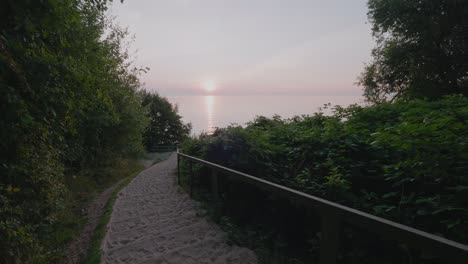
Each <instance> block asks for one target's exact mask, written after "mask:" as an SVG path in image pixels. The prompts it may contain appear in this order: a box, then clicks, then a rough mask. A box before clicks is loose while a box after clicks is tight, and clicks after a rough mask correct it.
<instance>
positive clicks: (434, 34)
mask: <svg viewBox="0 0 468 264" xmlns="http://www.w3.org/2000/svg"><path fill="white" fill-rule="evenodd" d="M368 8H369V12H368V16H369V21H370V23H371V24H372V31H373V35H374V37H375V39H376V40H377V46H376V47H375V48H374V50H373V52H372V57H373V59H372V61H371V62H370V63H369V64H368V65H367V66H366V68H365V70H364V72H363V73H362V76H361V78H360V84H361V85H362V86H363V87H364V95H365V97H366V98H367V99H368V100H369V101H371V102H374V103H378V102H382V101H388V100H392V99H394V98H421V97H428V98H433V99H435V98H440V97H441V96H443V95H448V94H453V93H459V94H460V93H461V94H464V95H465V96H466V95H468V60H467V58H468V34H467V28H468V2H467V1H463V0H418V1H408V0H392V1H389V0H369V1H368Z"/></svg>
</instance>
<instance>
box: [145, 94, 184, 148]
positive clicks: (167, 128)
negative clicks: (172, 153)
mask: <svg viewBox="0 0 468 264" xmlns="http://www.w3.org/2000/svg"><path fill="white" fill-rule="evenodd" d="M143 106H145V107H147V108H148V117H149V124H148V126H147V127H146V130H145V132H144V135H143V141H144V144H145V147H146V149H148V150H149V149H152V147H154V146H157V145H175V144H177V143H179V142H181V141H182V140H183V139H185V138H186V137H188V136H189V134H190V130H191V129H192V128H191V124H184V123H183V122H182V120H181V116H180V115H178V108H177V106H175V105H172V104H171V103H170V102H169V101H168V100H167V98H165V97H161V96H160V95H158V94H154V93H148V92H145V91H144V92H143Z"/></svg>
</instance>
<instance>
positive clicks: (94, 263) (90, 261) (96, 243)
mask: <svg viewBox="0 0 468 264" xmlns="http://www.w3.org/2000/svg"><path fill="white" fill-rule="evenodd" d="M138 174H139V172H136V173H134V174H133V175H131V176H129V177H127V178H126V179H124V180H123V182H122V183H120V184H119V186H117V187H116V188H115V189H114V191H113V192H112V194H111V196H110V198H109V200H108V201H107V203H106V207H105V209H104V212H103V214H102V216H101V218H100V220H99V223H98V225H97V226H96V229H95V230H94V234H93V239H92V240H91V245H90V246H89V249H88V254H87V256H86V258H85V260H84V263H85V264H99V263H101V242H102V240H103V239H104V236H105V235H106V226H107V223H109V220H110V217H111V214H112V207H113V206H114V202H115V200H116V199H117V194H118V193H119V191H120V190H122V189H123V188H124V187H125V186H127V185H128V184H129V183H130V182H131V181H132V180H133V178H134V177H135V176H137V175H138Z"/></svg>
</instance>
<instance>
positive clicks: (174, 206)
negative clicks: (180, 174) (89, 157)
mask: <svg viewBox="0 0 468 264" xmlns="http://www.w3.org/2000/svg"><path fill="white" fill-rule="evenodd" d="M176 160H177V158H176V155H175V154H173V155H172V156H171V157H170V158H169V159H168V160H166V161H163V162H161V163H158V164H156V165H155V166H153V167H151V168H149V169H146V170H144V171H143V172H142V173H140V175H138V176H137V177H136V178H135V179H134V180H133V181H132V182H131V183H130V184H129V185H128V186H127V187H125V188H124V189H123V190H122V191H121V192H120V193H119V196H118V198H117V200H116V202H115V204H114V208H113V212H112V216H111V220H110V222H109V225H108V230H107V234H106V237H105V238H104V240H103V244H102V249H103V255H102V261H103V263H147V264H149V263H161V264H163V263H164V264H176V263H177V264H178V263H181V264H192V263H194V264H195V263H257V258H256V256H255V255H254V253H253V252H252V251H250V250H248V249H245V248H240V247H237V246H229V245H228V244H227V243H226V239H225V234H224V233H223V232H222V230H221V229H220V228H219V227H218V226H217V225H216V224H214V223H212V222H210V221H208V220H207V219H206V218H204V217H200V216H197V213H196V205H195V202H193V201H192V200H190V198H189V197H188V196H187V194H185V193H184V192H182V191H181V190H180V189H179V188H178V187H177V186H176V184H175V176H174V172H175V169H176Z"/></svg>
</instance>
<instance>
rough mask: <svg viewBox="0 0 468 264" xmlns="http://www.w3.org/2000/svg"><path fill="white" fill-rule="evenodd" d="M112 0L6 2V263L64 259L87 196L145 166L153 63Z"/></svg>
mask: <svg viewBox="0 0 468 264" xmlns="http://www.w3.org/2000/svg"><path fill="white" fill-rule="evenodd" d="M106 6H107V1H105V0H104V1H96V0H89V1H88V0H66V1H54V0H46V1H35V0H34V1H32V0H18V1H3V2H2V4H1V8H0V108H1V109H0V111H1V113H2V114H1V117H0V136H1V138H2V141H1V142H0V175H1V177H0V237H1V239H0V262H1V263H50V262H55V261H57V260H58V259H59V258H60V252H61V250H62V249H63V246H64V244H65V243H66V242H67V241H68V240H69V239H70V238H71V237H73V235H74V233H76V232H77V230H79V224H80V222H82V221H85V220H84V219H82V217H80V215H81V214H80V211H81V207H80V206H81V205H82V204H81V203H82V202H84V201H86V200H88V199H89V196H90V195H92V193H93V192H95V191H98V190H100V189H102V188H104V187H105V186H108V185H109V184H111V183H113V182H115V181H116V179H117V178H123V177H126V176H128V175H130V174H131V173H133V172H135V170H136V169H138V168H139V166H138V164H136V162H135V158H136V157H138V156H139V155H140V154H142V153H143V152H144V147H143V144H142V143H143V133H144V132H145V131H146V126H147V124H148V121H149V119H150V118H149V117H150V116H151V114H150V113H148V111H147V109H148V107H147V106H145V105H146V103H143V98H144V96H143V95H142V93H141V92H140V91H139V88H140V83H139V80H138V75H139V73H140V72H141V71H145V69H139V68H134V67H132V66H131V65H132V64H131V62H130V61H129V60H128V54H127V52H126V51H125V49H124V48H123V44H124V42H123V41H124V39H125V36H126V31H125V30H122V29H121V28H119V27H118V26H115V25H114V24H113V23H112V21H109V20H108V19H107V18H106V17H105V15H104V14H105V11H106ZM146 97H148V96H146ZM158 103H159V102H157V103H153V104H152V108H154V107H155V105H156V104H158ZM166 104H167V102H165V103H164V107H167V106H166ZM174 110H175V109H173V108H171V109H170V110H169V112H170V111H174ZM172 114H175V113H172ZM178 118H179V119H177V118H175V119H176V120H178V121H179V122H180V117H178ZM175 119H171V120H170V121H168V122H172V121H174V120H175ZM151 133H153V131H152V132H151ZM154 133H156V132H154ZM146 135H148V132H147V133H146Z"/></svg>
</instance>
